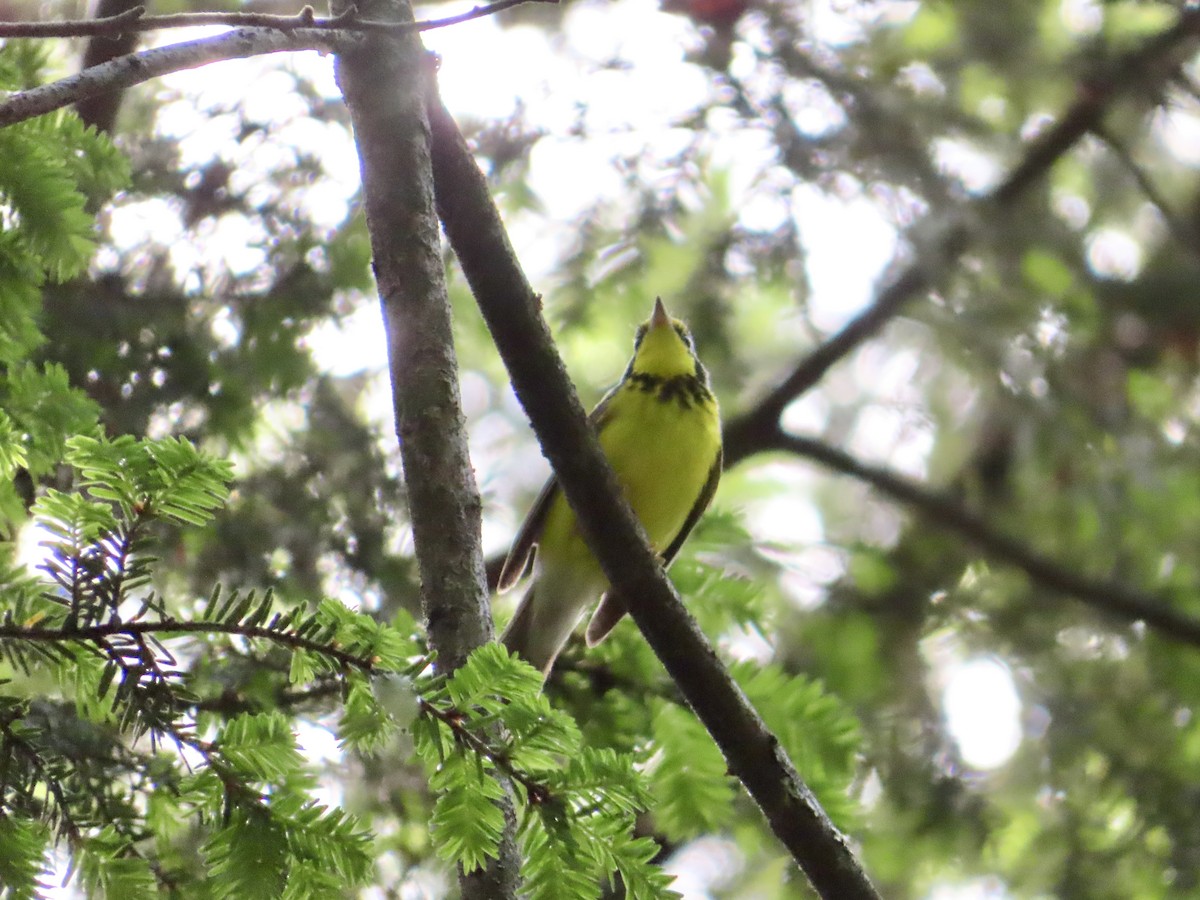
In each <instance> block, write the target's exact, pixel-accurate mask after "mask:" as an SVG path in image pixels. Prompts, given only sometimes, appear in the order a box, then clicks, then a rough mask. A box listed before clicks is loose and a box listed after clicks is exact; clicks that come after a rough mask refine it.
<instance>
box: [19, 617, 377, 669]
mask: <svg viewBox="0 0 1200 900" xmlns="http://www.w3.org/2000/svg"><path fill="white" fill-rule="evenodd" d="M148 634H166V635H171V634H236V635H238V636H240V637H244V638H250V639H254V638H258V639H261V640H267V641H272V642H274V643H276V644H282V645H283V646H285V647H290V648H292V649H293V650H308V651H310V652H312V653H319V654H321V655H322V656H327V657H329V658H330V659H332V660H334V661H336V662H338V663H339V664H341V665H343V666H346V667H348V668H353V669H359V670H361V671H363V672H372V671H374V669H375V663H374V661H373V660H372V659H371V658H370V657H365V656H356V655H355V654H353V653H347V652H346V651H345V650H339V649H337V648H336V647H331V646H329V645H328V644H322V643H321V642H319V641H313V640H309V639H308V638H305V637H301V636H300V635H298V634H294V633H292V632H287V631H273V630H271V629H270V628H263V627H261V626H250V625H239V624H237V623H233V622H184V621H180V620H176V619H163V620H160V621H157V622H108V623H106V624H103V625H88V626H85V627H82V628H25V627H22V626H20V625H0V640H9V641H34V642H38V643H68V642H75V643H87V642H99V641H102V640H105V639H106V638H110V637H118V636H120V635H125V636H127V637H129V638H132V639H137V638H138V637H140V636H142V635H148Z"/></svg>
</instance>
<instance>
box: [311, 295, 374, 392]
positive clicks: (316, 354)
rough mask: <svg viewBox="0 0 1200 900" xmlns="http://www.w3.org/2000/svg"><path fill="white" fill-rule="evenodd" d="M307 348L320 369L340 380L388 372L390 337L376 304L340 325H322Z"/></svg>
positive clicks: (365, 306)
mask: <svg viewBox="0 0 1200 900" xmlns="http://www.w3.org/2000/svg"><path fill="white" fill-rule="evenodd" d="M304 344H305V346H307V347H308V348H309V350H310V352H311V353H312V357H313V361H314V362H315V363H316V365H317V366H318V368H320V369H321V370H322V371H324V372H328V373H329V374H330V375H333V376H334V377H337V378H343V377H345V376H348V375H357V374H359V373H361V372H377V371H380V370H382V369H386V368H387V336H386V335H385V334H384V331H383V321H382V319H381V318H380V312H379V304H377V303H363V304H362V305H360V306H359V307H358V308H357V309H355V310H354V311H353V312H352V313H350V315H348V316H344V317H342V319H341V320H339V321H337V322H334V321H326V322H322V323H321V324H320V325H318V326H317V327H316V328H314V329H313V331H312V333H311V334H310V335H308V336H307V337H306V338H305V339H304Z"/></svg>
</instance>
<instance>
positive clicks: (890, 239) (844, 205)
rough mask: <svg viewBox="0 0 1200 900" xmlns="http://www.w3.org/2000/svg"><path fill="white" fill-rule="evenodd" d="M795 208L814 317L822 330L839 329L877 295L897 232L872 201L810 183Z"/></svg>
mask: <svg viewBox="0 0 1200 900" xmlns="http://www.w3.org/2000/svg"><path fill="white" fill-rule="evenodd" d="M793 209H794V215H795V217H796V222H797V225H798V226H799V228H800V234H801V237H802V239H803V240H804V243H805V248H806V251H807V263H806V264H807V267H808V277H809V282H810V284H811V285H812V294H811V296H810V297H809V313H810V315H811V317H812V321H813V324H815V325H816V326H817V327H818V328H820V329H822V330H824V331H833V330H835V329H837V328H840V327H841V326H842V325H844V324H846V322H847V321H848V320H849V319H851V318H852V317H853V316H854V315H856V314H857V313H859V312H861V311H862V309H863V307H865V306H866V305H867V304H868V303H869V302H870V301H871V299H872V298H873V297H874V296H875V286H876V282H877V281H878V279H879V276H880V274H881V273H882V272H883V270H884V267H885V266H887V264H888V263H889V262H890V261H891V259H892V256H893V255H894V254H895V252H896V230H895V228H893V227H892V225H891V224H890V223H889V222H888V221H887V220H886V219H885V218H884V217H883V215H882V214H881V213H880V212H879V210H878V209H877V208H876V207H875V205H874V204H873V203H871V201H869V200H867V199H866V198H864V197H856V198H853V199H850V200H841V199H838V198H835V197H831V196H829V195H828V194H826V193H824V192H823V191H820V190H818V189H816V188H814V187H810V186H807V185H805V186H802V187H799V188H797V189H796V190H795V192H794V193H793Z"/></svg>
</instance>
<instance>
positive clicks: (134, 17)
mask: <svg viewBox="0 0 1200 900" xmlns="http://www.w3.org/2000/svg"><path fill="white" fill-rule="evenodd" d="M524 3H558V0H496V2H494V3H486V4H484V5H482V6H475V7H472V8H471V9H469V10H467V11H466V12H464V13H459V14H458V15H454V16H446V17H445V18H442V19H423V20H421V21H418V22H377V21H373V20H370V19H361V18H359V16H358V9H357V7H354V6H351V7H349V8H348V9H347V10H346V12H344V13H342V14H341V15H337V16H330V17H328V18H318V17H317V16H316V14H315V13H314V12H313V8H312V7H311V6H305V7H304V8H303V9H301V10H300V12H298V13H296V14H295V15H292V16H282V15H275V14H271V13H253V12H191V13H171V14H169V15H161V16H148V15H146V8H145V7H144V6H138V7H135V8H133V9H130V10H126V11H125V12H123V13H121V14H120V15H116V16H110V17H108V18H106V19H65V20H63V21H60V22H0V37H6V38H52V37H60V38H67V37H95V36H97V35H100V36H104V35H120V34H128V33H130V32H135V31H158V30H161V29H166V28H194V27H197V26H202V25H225V26H228V27H230V28H272V29H275V30H278V31H295V30H297V29H301V28H304V29H314V30H319V31H335V30H336V31H351V32H379V31H383V32H407V31H433V30H434V29H435V28H447V27H449V26H451V25H459V24H462V23H463V22H470V21H471V20H472V19H482V18H484V17H486V16H494V15H495V14H496V13H500V12H503V11H504V10H506V9H512V8H513V7H514V6H520V5H522V4H524Z"/></svg>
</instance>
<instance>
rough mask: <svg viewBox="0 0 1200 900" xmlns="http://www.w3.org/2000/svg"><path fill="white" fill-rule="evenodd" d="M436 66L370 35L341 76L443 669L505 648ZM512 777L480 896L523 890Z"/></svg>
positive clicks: (465, 878) (467, 891)
mask: <svg viewBox="0 0 1200 900" xmlns="http://www.w3.org/2000/svg"><path fill="white" fill-rule="evenodd" d="M368 9H369V10H370V11H371V12H374V13H377V14H378V15H380V16H382V17H385V18H396V19H410V20H411V18H412V8H411V6H410V5H409V3H408V0H374V2H373V3H372V5H371V7H369V8H368ZM336 11H337V8H336V7H335V12H336ZM428 62H429V59H428V58H427V55H426V54H425V52H424V49H423V48H422V46H421V41H420V38H419V37H417V35H416V33H415V32H411V31H410V32H407V33H399V34H395V35H387V36H383V35H380V36H371V37H370V38H368V39H367V40H366V41H365V42H364V44H363V46H362V47H360V48H357V49H355V50H353V51H350V52H345V53H341V54H339V55H338V58H337V62H336V66H335V74H336V77H337V81H338V86H339V87H340V88H341V90H342V93H343V94H344V95H345V98H346V106H347V109H348V110H349V111H350V118H351V121H352V123H353V126H354V138H355V145H356V146H357V149H358V157H359V167H360V169H361V173H362V185H363V204H364V206H365V208H366V215H367V227H368V231H369V232H370V236H371V255H372V259H373V260H374V269H375V280H376V282H377V284H378V288H379V298H380V302H381V304H382V310H383V324H384V330H385V332H386V334H387V344H388V368H389V374H390V378H391V386H392V406H393V411H394V414H395V420H396V435H397V437H398V438H399V441H400V456H401V462H402V464H403V467H404V480H405V483H406V485H407V488H408V490H407V496H408V504H409V510H410V520H411V522H412V526H413V544H414V549H415V551H416V557H417V566H418V568H419V570H420V574H421V601H422V606H423V608H424V614H425V622H426V629H427V632H428V635H429V643H430V646H431V647H432V648H433V649H434V650H435V651H436V653H437V667H438V669H439V670H440V671H442V672H448V671H453V670H455V669H457V668H458V667H459V666H461V665H462V664H463V663H464V662H466V660H467V657H468V655H469V654H470V652H471V651H472V650H474V649H475V648H476V647H479V646H480V645H482V644H484V643H486V642H488V641H490V640H492V638H493V630H492V615H491V605H490V599H489V596H488V591H487V585H486V583H485V579H484V571H483V551H482V548H481V520H482V507H483V504H482V501H481V500H480V497H479V489H478V487H477V486H476V484H475V474H474V471H473V469H472V468H471V460H470V456H469V453H468V449H467V434H466V423H465V419H464V417H463V413H462V404H461V400H460V396H459V389H458V360H457V358H456V356H455V352H454V337H453V331H452V324H451V314H450V299H449V296H448V295H447V293H446V280H445V277H446V275H445V267H444V263H443V259H442V249H441V234H440V232H439V228H438V220H437V215H436V213H435V211H434V198H433V175H432V163H431V160H430V133H429V121H428V118H427V112H426V103H425V97H426V94H427V88H426V83H427V82H431V81H432V78H433V67H432V66H430V65H428ZM499 781H500V783H501V785H502V786H503V788H504V797H503V799H502V800H501V801H499V806H500V809H501V810H502V812H503V814H504V819H505V828H504V833H503V836H502V837H501V840H500V844H499V848H498V856H497V858H496V859H494V860H490V861H489V864H488V865H487V867H486V868H484V869H481V870H477V871H475V872H472V873H470V874H466V873H463V872H462V871H461V870H460V873H459V885H460V888H461V892H462V895H463V897H464V898H467V900H476V898H477V900H484V898H487V900H502V898H505V897H515V896H516V891H517V882H518V877H519V872H520V858H519V856H518V853H517V848H516V840H515V834H516V816H515V813H514V810H513V802H512V788H511V782H510V781H509V780H508V779H507V778H505V777H501V778H500V779H499Z"/></svg>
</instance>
